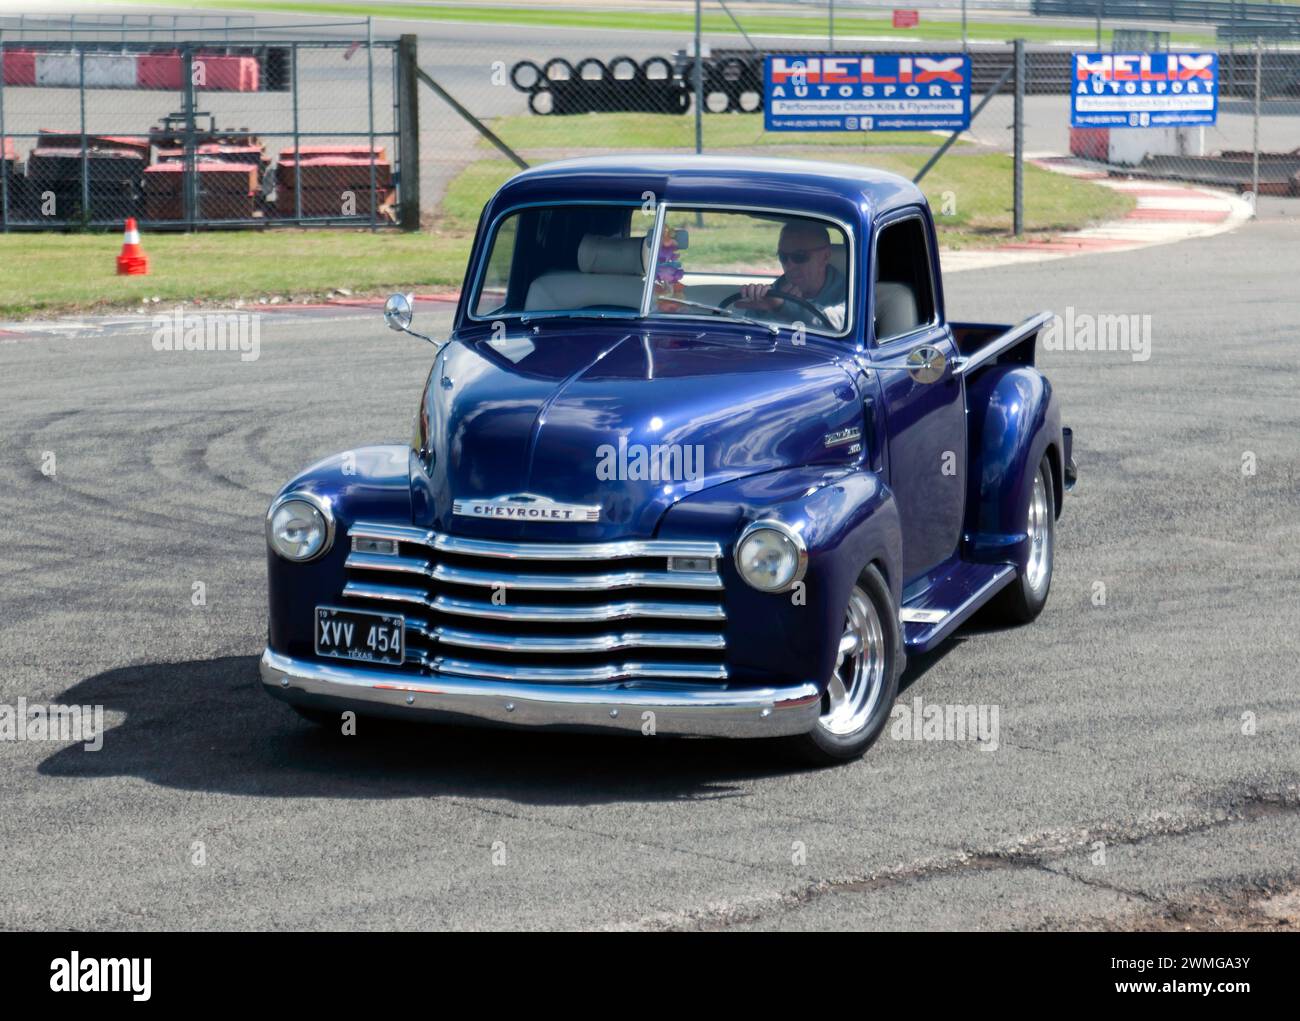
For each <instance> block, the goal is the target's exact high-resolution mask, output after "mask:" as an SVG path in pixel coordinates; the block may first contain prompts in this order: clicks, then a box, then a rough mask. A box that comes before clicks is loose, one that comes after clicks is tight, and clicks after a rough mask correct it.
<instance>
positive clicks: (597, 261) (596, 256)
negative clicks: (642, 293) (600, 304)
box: [578, 234, 650, 277]
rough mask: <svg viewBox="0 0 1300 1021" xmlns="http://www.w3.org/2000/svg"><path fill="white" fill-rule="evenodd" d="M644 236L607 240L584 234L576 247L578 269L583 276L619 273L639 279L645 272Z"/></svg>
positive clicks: (646, 242)
mask: <svg viewBox="0 0 1300 1021" xmlns="http://www.w3.org/2000/svg"><path fill="white" fill-rule="evenodd" d="M648 242H649V239H648V238H647V237H640V238H607V237H602V236H601V235H599V234H584V235H583V236H582V241H581V242H579V244H578V269H579V270H580V271H581V272H583V273H620V274H623V275H628V276H638V277H639V276H641V274H642V273H644V272H645V264H646V251H647V249H648V248H649V247H650V246H649V243H648Z"/></svg>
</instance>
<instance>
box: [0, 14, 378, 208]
mask: <svg viewBox="0 0 1300 1021" xmlns="http://www.w3.org/2000/svg"><path fill="white" fill-rule="evenodd" d="M150 21H151V22H152V19H150ZM47 24H48V23H46V24H42V23H41V22H39V21H32V22H28V23H27V24H24V25H22V26H21V27H20V28H15V27H14V26H13V25H12V23H11V25H10V28H9V31H8V32H7V33H5V34H4V35H3V37H0V155H2V157H3V158H2V160H0V226H2V227H3V229H5V230H12V229H40V228H68V227H93V226H113V227H116V228H118V229H121V225H122V223H123V221H124V220H125V219H126V218H128V217H135V218H136V219H137V220H139V221H140V223H141V225H142V226H145V227H147V228H149V229H154V230H157V229H166V228H169V227H170V228H186V229H193V228H195V227H212V226H249V225H269V224H295V225H362V224H364V225H372V226H380V225H389V224H395V223H399V222H400V221H401V219H402V215H403V214H402V209H401V199H402V194H401V189H400V176H401V159H402V155H403V154H402V151H401V139H400V122H401V116H402V110H401V97H402V95H403V92H402V85H401V82H400V81H399V78H400V77H401V73H400V72H401V66H402V62H401V48H400V46H399V43H398V42H396V41H393V40H373V39H370V38H368V36H367V29H368V25H367V23H365V22H359V23H356V28H355V30H354V31H355V38H352V39H345V38H325V39H316V40H300V39H286V40H276V41H274V42H266V41H249V40H248V32H247V30H246V29H245V28H244V27H243V26H241V25H239V24H231V23H230V20H229V19H227V21H226V23H225V24H224V25H223V26H221V29H220V30H219V31H216V32H213V31H212V30H211V29H206V28H205V29H200V28H193V27H188V26H183V27H182V28H180V29H179V30H178V29H177V28H176V26H175V25H174V24H173V26H172V31H171V33H170V35H171V36H173V37H174V38H168V35H169V33H168V32H167V31H166V29H165V28H163V27H161V26H158V25H156V24H151V25H150V26H149V27H148V28H146V27H145V26H144V25H142V24H140V23H132V24H131V25H127V24H125V22H124V23H123V24H122V26H121V27H120V28H119V29H118V32H117V35H118V37H117V38H113V37H112V36H113V34H114V33H113V32H112V31H106V25H105V23H103V22H94V23H93V27H92V22H91V21H90V19H88V18H83V21H82V25H81V26H76V25H73V26H72V27H71V29H70V30H69V31H68V32H67V33H66V35H67V37H66V38H50V37H49V36H50V34H52V33H49V32H48V31H47V32H41V31H40V29H41V28H43V27H46V26H47ZM42 36H44V37H42Z"/></svg>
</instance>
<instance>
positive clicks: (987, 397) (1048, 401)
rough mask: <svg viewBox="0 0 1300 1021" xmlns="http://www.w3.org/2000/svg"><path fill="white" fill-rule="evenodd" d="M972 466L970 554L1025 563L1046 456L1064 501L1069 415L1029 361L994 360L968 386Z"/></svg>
mask: <svg viewBox="0 0 1300 1021" xmlns="http://www.w3.org/2000/svg"><path fill="white" fill-rule="evenodd" d="M966 386H967V390H966V402H967V405H966V406H967V408H968V409H969V414H968V416H967V424H968V431H967V441H968V444H969V448H968V456H969V459H970V460H969V464H970V471H969V472H968V477H969V480H970V481H969V488H968V490H967V494H966V522H965V534H964V536H963V538H962V557H963V559H966V560H970V561H975V562H979V563H1007V564H1015V565H1016V566H1018V567H1020V566H1023V565H1024V563H1025V559H1026V557H1027V555H1028V539H1027V537H1026V534H1025V526H1026V521H1025V511H1026V507H1027V506H1028V497H1029V489H1030V487H1031V486H1032V485H1033V481H1034V473H1035V472H1037V470H1038V466H1039V464H1040V463H1041V462H1042V459H1043V456H1044V454H1047V455H1048V456H1049V457H1050V458H1051V464H1052V471H1053V475H1054V476H1055V478H1054V479H1053V488H1054V489H1055V490H1056V493H1057V506H1058V508H1059V506H1060V488H1061V477H1060V476H1061V450H1062V442H1061V412H1060V407H1059V405H1058V402H1057V399H1056V396H1055V394H1054V393H1053V391H1052V384H1051V383H1050V382H1049V381H1048V379H1047V377H1046V376H1044V375H1043V374H1042V373H1041V372H1039V371H1038V370H1037V369H1036V368H1034V367H1032V366H1029V365H1003V364H998V365H993V366H990V367H989V368H987V369H985V370H984V371H982V372H980V373H978V374H977V375H976V378H975V379H973V380H970V381H968V382H967V384H966Z"/></svg>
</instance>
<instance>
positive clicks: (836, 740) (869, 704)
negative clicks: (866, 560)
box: [789, 566, 903, 766]
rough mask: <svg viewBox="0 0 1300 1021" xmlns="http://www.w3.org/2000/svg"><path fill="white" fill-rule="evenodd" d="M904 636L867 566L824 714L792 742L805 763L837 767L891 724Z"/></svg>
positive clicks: (852, 600)
mask: <svg viewBox="0 0 1300 1021" xmlns="http://www.w3.org/2000/svg"><path fill="white" fill-rule="evenodd" d="M902 647H903V635H902V629H901V625H900V624H899V620H898V609H897V608H896V607H895V606H894V600H893V597H892V596H891V595H890V593H889V586H888V585H886V584H885V579H884V578H883V577H881V574H880V572H879V571H878V570H876V568H875V567H873V566H868V567H867V569H866V570H864V571H863V572H862V574H861V576H860V577H859V578H858V581H857V584H856V585H854V586H853V590H852V591H851V592H850V593H849V602H848V606H847V607H846V608H845V612H844V631H843V634H842V636H841V638H840V651H839V656H838V658H837V660H836V665H835V670H834V671H833V672H832V674H831V677H830V680H829V681H828V682H827V685H826V692H825V693H824V694H823V696H822V713H821V716H820V717H819V718H818V720H817V723H816V724H815V725H814V726H813V728H812V730H810V731H809V732H808V733H807V734H801V735H799V736H798V737H794V738H790V739H789V741H790V745H791V747H792V748H793V750H794V751H795V752H796V754H798V755H799V757H800V758H802V759H803V760H804V761H805V762H809V763H811V764H812V765H816V766H834V765H838V764H839V763H842V762H851V761H852V760H853V759H856V758H859V757H860V756H861V755H862V753H863V752H865V751H866V750H867V749H868V748H870V747H871V745H872V743H873V742H874V741H875V740H876V738H878V737H879V736H880V734H881V732H882V731H883V730H884V729H885V724H887V723H888V722H889V713H890V710H891V709H892V708H893V705H894V699H895V698H897V697H898V678H899V675H900V674H901V673H902V659H903V657H902V655H901V653H902Z"/></svg>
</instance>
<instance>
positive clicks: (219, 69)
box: [0, 0, 1300, 243]
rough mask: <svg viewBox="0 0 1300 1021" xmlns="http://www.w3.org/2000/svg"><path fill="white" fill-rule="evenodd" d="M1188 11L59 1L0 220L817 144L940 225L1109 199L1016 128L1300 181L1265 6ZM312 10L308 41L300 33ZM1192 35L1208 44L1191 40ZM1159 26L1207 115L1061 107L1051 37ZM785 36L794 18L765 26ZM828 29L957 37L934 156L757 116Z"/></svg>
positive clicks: (364, 213) (926, 49)
mask: <svg viewBox="0 0 1300 1021" xmlns="http://www.w3.org/2000/svg"><path fill="white" fill-rule="evenodd" d="M1121 2H1123V3H1125V4H1127V5H1128V6H1127V7H1125V8H1123V9H1124V10H1125V11H1128V13H1126V14H1125V15H1124V18H1125V19H1126V20H1125V21H1124V22H1116V21H1114V20H1113V19H1112V18H1110V17H1109V16H1108V15H1104V14H1101V16H1100V19H1099V20H1097V21H1096V23H1095V24H1094V23H1093V21H1092V20H1091V19H1092V16H1093V15H1095V14H1099V13H1100V12H1103V11H1104V10H1106V9H1107V8H1106V6H1105V5H1107V4H1109V5H1111V7H1112V8H1114V7H1115V6H1116V5H1118V4H1120V3H1121ZM1051 4H1057V5H1058V6H1059V5H1061V4H1064V5H1066V6H1067V7H1069V11H1068V12H1066V13H1070V14H1072V15H1073V16H1074V20H1073V21H1062V22H1059V23H1058V22H1054V21H1052V22H1047V21H1043V20H1042V17H1043V16H1046V15H1049V14H1053V13H1060V12H1056V11H1055V9H1054V8H1053V9H1052V10H1047V7H1050V6H1051ZM1042 5H1047V6H1046V7H1043V10H1041V11H1040V10H1039V7H1040V6H1042ZM1189 6H1190V5H1189V3H1188V2H1186V0H1159V2H1158V3H1157V2H1156V0H968V3H966V4H961V3H960V0H930V3H928V4H926V5H925V7H924V8H923V9H922V13H921V14H920V15H918V14H917V12H916V11H909V10H899V11H897V12H895V11H893V10H892V9H891V8H876V9H870V10H868V9H866V8H865V7H864V6H863V5H862V4H861V3H858V4H854V3H849V2H839V3H837V4H836V5H835V6H834V9H832V5H830V4H829V3H827V2H825V0H821V2H809V3H793V2H791V3H789V4H779V3H771V2H769V3H763V4H760V3H758V2H752V3H751V2H747V0H729V2H727V3H721V2H719V0H708V2H705V3H703V4H702V5H701V13H702V17H701V24H700V26H699V28H698V29H697V27H696V24H695V21H694V17H693V12H692V11H691V10H690V9H689V8H674V9H673V10H672V11H668V9H667V8H665V13H664V14H663V15H662V16H661V15H658V14H654V15H653V21H652V25H653V27H654V28H655V31H643V30H639V29H638V28H636V27H626V28H623V29H618V28H604V29H602V30H601V31H599V32H585V31H576V30H575V31H567V32H559V31H547V32H544V33H543V32H538V33H535V34H533V35H532V36H530V34H529V33H527V32H523V31H512V30H507V29H503V28H501V27H499V26H497V27H491V26H486V25H485V26H462V27H460V28H458V29H457V30H456V31H455V32H454V33H451V32H449V31H444V30H442V29H439V30H438V31H437V32H436V33H433V32H431V33H430V34H428V35H425V36H423V37H422V38H421V39H420V40H419V49H418V55H417V52H416V43H415V39H414V37H406V40H407V41H406V42H405V43H399V42H396V41H393V40H373V41H371V35H372V33H371V30H370V26H369V23H368V22H366V21H358V22H341V21H340V22H325V21H322V22H320V23H319V24H311V23H306V22H299V23H297V24H295V25H292V26H289V25H282V26H272V28H278V32H277V31H271V30H268V29H267V26H266V24H265V22H264V21H262V22H256V23H255V22H254V21H253V20H251V19H249V18H248V16H245V15H233V16H226V17H224V18H219V17H215V16H214V17H204V16H194V17H193V18H190V19H182V18H174V19H172V20H171V21H170V22H167V23H162V22H160V21H157V20H155V18H154V17H148V16H144V15H140V16H135V15H122V16H120V17H119V18H118V21H117V22H116V23H113V24H110V23H109V20H110V19H107V18H101V19H100V20H99V21H97V22H95V23H94V25H93V30H92V26H89V25H87V24H86V23H85V22H84V21H82V20H81V19H78V23H77V24H76V25H64V26H62V29H63V30H62V31H59V32H51V31H50V30H49V29H48V25H49V23H48V22H40V21H38V22H36V23H35V24H33V23H31V22H29V23H28V24H26V25H24V26H23V27H22V29H21V30H17V29H16V28H15V26H14V25H13V23H12V22H10V23H8V24H7V25H0V59H3V62H4V63H3V70H4V73H3V75H0V78H3V84H2V85H0V138H3V139H5V141H4V144H3V157H4V158H3V168H4V173H3V174H0V222H2V224H3V226H4V228H5V229H15V228H28V227H39V226H51V225H54V226H67V225H80V224H86V223H89V224H114V225H117V224H120V222H121V220H122V218H123V217H124V216H126V215H135V216H137V217H138V218H139V219H141V220H142V222H143V224H144V225H145V226H147V227H148V228H150V229H157V228H159V227H165V226H178V227H188V226H205V225H218V224H221V225H224V224H229V225H245V224H249V223H259V224H272V223H293V224H323V225H330V224H374V225H380V224H388V223H393V222H400V223H402V224H403V225H405V226H414V225H415V224H416V223H417V222H419V218H420V217H421V216H422V218H423V223H424V225H425V226H433V227H435V228H437V229H439V230H440V231H441V232H443V233H444V234H446V235H447V236H449V237H453V238H461V239H464V237H465V236H466V235H468V234H471V233H472V231H473V228H474V225H475V222H476V220H477V216H478V212H479V210H480V209H481V208H482V206H483V203H484V201H486V199H487V198H488V197H489V196H490V194H491V192H492V190H493V189H494V188H495V187H496V186H497V185H498V184H499V183H500V182H501V181H503V180H504V179H505V178H507V177H509V176H510V175H511V174H513V173H515V172H516V171H517V170H518V169H519V168H520V167H521V166H526V165H531V164H536V163H541V162H546V161H549V160H553V159H557V158H561V157H565V156H571V155H583V154H590V153H602V152H610V151H616V150H621V151H629V152H663V151H673V150H676V151H682V152H695V151H700V152H708V153H733V154H756V155H769V156H780V155H785V156H792V157H798V158H805V159H829V160H835V161H848V162H855V163H865V164H870V165H873V166H878V167H881V168H883V169H886V170H891V171H894V172H897V173H899V174H901V175H904V176H907V177H911V178H915V177H916V176H917V175H918V174H920V173H921V172H922V170H924V171H925V175H924V178H923V179H922V185H923V187H924V188H925V189H926V191H927V193H928V194H929V195H930V197H931V199H932V201H933V202H934V203H935V204H936V206H938V205H940V204H941V203H943V202H944V201H945V200H946V199H947V198H948V197H949V196H951V195H956V196H958V201H957V203H956V208H957V210H958V211H957V212H956V213H952V214H950V216H949V217H948V218H947V219H946V220H945V224H946V237H947V240H949V241H951V242H953V243H964V242H967V241H970V242H977V241H978V240H979V239H980V238H981V237H983V236H987V235H990V234H998V233H1006V232H1010V231H1013V230H1015V229H1016V228H1017V227H1022V228H1024V229H1026V230H1030V231H1050V230H1053V229H1057V228H1060V227H1064V226H1066V225H1069V224H1072V223H1080V222H1086V221H1088V220H1090V219H1097V218H1101V217H1104V216H1106V215H1107V214H1108V211H1109V208H1110V207H1109V204H1108V199H1109V196H1103V197H1098V196H1097V194H1096V192H1097V191H1099V189H1085V188H1082V187H1081V186H1080V185H1078V184H1077V183H1072V182H1070V181H1063V180H1061V179H1060V178H1061V175H1052V174H1047V173H1045V172H1040V171H1039V169H1038V168H1036V167H1034V166H1033V165H1032V164H1031V165H1029V166H1028V167H1022V171H1021V172H1020V173H1019V174H1018V172H1017V169H1016V168H1017V161H1016V160H1015V159H1014V158H1013V156H1014V154H1015V152H1016V137H1017V134H1018V135H1019V138H1020V141H1021V147H1020V151H1021V152H1022V153H1023V154H1024V155H1025V156H1026V157H1028V158H1029V159H1030V160H1033V158H1034V157H1049V156H1070V157H1072V158H1073V159H1076V160H1083V161H1087V162H1088V163H1089V164H1090V165H1092V166H1093V167H1094V168H1095V169H1098V170H1100V171H1102V172H1109V173H1116V174H1125V175H1134V176H1148V177H1154V178H1164V179H1174V180H1180V181H1186V182H1190V183H1196V184H1203V185H1207V186H1214V187H1224V188H1235V189H1239V190H1251V191H1259V192H1264V193H1270V192H1271V193H1275V194H1298V193H1300V181H1298V180H1297V177H1296V175H1297V172H1298V171H1300V155H1298V153H1300V41H1291V40H1289V39H1288V38H1287V37H1286V35H1285V33H1283V34H1281V35H1276V36H1274V35H1268V36H1265V37H1264V38H1263V39H1262V41H1258V42H1257V40H1256V38H1255V37H1254V36H1252V35H1250V34H1249V33H1250V31H1252V30H1255V31H1257V30H1258V29H1259V26H1260V25H1264V24H1266V23H1265V22H1262V21H1259V20H1258V18H1260V17H1262V15H1260V14H1259V13H1258V12H1254V11H1253V10H1246V9H1247V8H1248V7H1250V5H1243V4H1228V5H1226V7H1225V10H1227V12H1228V14H1227V15H1226V17H1228V19H1229V20H1228V21H1226V22H1225V23H1223V24H1218V25H1216V24H1214V23H1213V22H1212V21H1209V22H1206V23H1193V22H1191V21H1188V20H1186V18H1185V17H1184V15H1185V14H1186V11H1187V9H1188V8H1189ZM1203 6H1204V7H1205V8H1206V9H1207V10H1208V9H1210V8H1211V7H1213V6H1214V5H1213V4H1208V5H1203ZM1255 6H1258V5H1255ZM1274 6H1276V5H1274ZM965 7H969V8H970V18H971V23H970V31H969V33H968V32H967V22H966V17H965V13H964V8H965ZM1007 8H1010V9H1011V10H1012V11H1013V12H1016V13H1017V16H1018V17H1019V21H1018V22H1016V21H1014V19H1013V20H1012V21H1010V22H1005V21H1004V23H1003V27H1004V29H1005V32H1004V36H1005V37H1011V36H1013V35H1015V34H1016V32H1017V31H1018V30H1019V31H1025V32H1027V31H1029V30H1030V29H1036V30H1037V31H1038V35H1039V36H1040V37H1041V36H1042V34H1043V32H1045V31H1046V32H1049V33H1050V34H1051V35H1052V36H1060V38H1056V39H1052V40H1051V41H1048V42H1043V41H1041V39H1039V40H1035V39H1034V38H1031V39H1030V40H1029V41H1028V42H1026V43H1025V45H1024V75H1023V82H1022V83H1021V89H1020V91H1021V93H1022V99H1021V102H1020V106H1019V116H1017V101H1016V93H1017V81H1016V77H1015V75H1014V73H1012V74H1011V75H1010V77H1008V76H1007V73H1008V72H1009V71H1011V70H1012V65H1013V63H1014V52H1015V51H1014V47H1013V46H1012V44H1011V43H1010V42H1009V41H1000V42H999V41H988V40H982V39H977V38H976V37H977V36H978V35H979V34H980V32H981V31H983V32H984V33H985V35H987V34H988V26H987V24H986V25H985V26H984V27H983V29H981V28H980V26H979V24H978V23H977V21H976V20H975V19H977V18H979V17H986V18H987V17H992V16H993V15H991V14H990V13H989V11H990V10H991V9H996V10H998V11H1004V10H1006V9H1007ZM1243 10H1246V14H1242V11H1243ZM1296 10H1297V11H1300V7H1297V8H1296ZM888 15H893V16H895V18H896V20H897V18H898V16H903V15H906V16H909V17H910V16H912V15H917V16H918V17H921V16H923V17H924V18H925V19H926V21H925V26H928V27H926V28H916V29H915V31H916V32H917V33H918V35H921V36H922V37H923V38H925V41H924V42H915V41H909V42H903V43H899V44H885V43H880V42H875V41H872V42H870V43H866V42H864V41H863V40H862V39H861V38H858V37H855V36H854V33H855V32H856V33H859V34H861V33H863V32H866V31H869V30H870V29H871V25H872V24H873V23H870V22H868V21H865V20H862V19H864V18H867V17H876V18H878V17H881V16H888ZM1026 15H1032V16H1029V17H1026ZM1157 15H1160V17H1157ZM648 17H649V15H648ZM773 18H777V19H784V20H777V21H773V20H772V19H773ZM1252 18H1254V19H1256V20H1251V19H1252ZM146 19H147V20H146ZM674 19H675V20H674ZM854 19H858V20H856V21H855V20H854ZM899 23H901V24H907V23H908V21H907V19H906V18H905V19H904V20H903V21H902V22H899ZM1135 24H1136V25H1139V26H1142V27H1140V28H1135V27H1134V25H1135ZM823 28H824V29H825V32H826V34H825V37H824V38H820V37H819V33H820V32H821V31H822V29H823ZM308 30H318V34H319V36H320V38H319V39H314V40H311V41H308V40H306V39H305V38H303V36H304V34H305V33H307V32H308ZM295 31H296V37H295V35H294V32H295ZM1189 31H1190V32H1193V33H1197V32H1199V33H1201V34H1202V35H1203V36H1205V41H1204V42H1202V43H1199V44H1197V43H1194V42H1189V41H1188V39H1187V37H1186V32H1189ZM1180 32H1181V33H1183V39H1182V44H1181V45H1179V46H1174V47H1173V49H1176V50H1177V51H1178V52H1188V51H1189V50H1194V49H1199V50H1205V51H1213V52H1216V53H1217V54H1218V63H1219V73H1218V80H1219V95H1218V104H1217V106H1218V109H1217V119H1216V121H1215V123H1214V124H1212V125H1208V126H1198V127H1189V128H1151V127H1144V128H1138V129H1129V128H1116V129H1111V130H1096V129H1086V128H1082V129H1081V128H1072V127H1071V122H1070V105H1071V104H1070V88H1071V84H1072V77H1071V75H1072V72H1071V53H1072V51H1087V50H1096V49H1098V48H1100V49H1102V50H1108V51H1120V50H1125V51H1134V50H1140V51H1144V52H1155V51H1167V50H1170V49H1171V40H1174V41H1177V40H1178V38H1179V33H1180ZM782 33H784V34H787V35H794V34H798V35H802V36H803V37H804V38H802V39H799V40H797V41H796V40H789V41H778V40H777V39H775V38H773V36H774V35H780V34H782ZM1216 34H1217V39H1218V41H1217V43H1215V42H1210V41H1209V40H1210V39H1212V38H1215V37H1216ZM931 35H933V36H934V37H935V38H934V41H930V36H931ZM56 37H57V38H56ZM697 41H698V44H699V45H698V47H697ZM404 46H405V47H406V49H405V50H404V49H403V47H404ZM832 49H833V50H834V51H835V52H837V53H841V54H843V53H854V54H889V53H893V54H898V53H912V54H919V53H943V52H966V53H969V55H970V59H971V70H972V96H971V103H970V105H971V107H972V108H981V107H982V109H980V113H979V115H978V116H977V117H975V118H974V120H973V121H972V123H971V125H970V127H969V129H968V130H967V131H964V132H962V133H961V134H960V136H959V137H958V138H957V139H956V140H955V141H953V142H952V144H950V145H948V146H947V148H944V149H943V152H942V158H941V159H939V160H938V162H937V163H935V162H932V158H933V156H934V155H935V153H936V152H937V151H938V150H939V148H940V146H942V145H945V144H946V143H947V142H948V139H947V137H946V135H945V134H944V133H942V132H935V131H926V130H908V131H876V130H872V131H855V132H849V131H797V132H785V131H768V130H766V127H765V120H764V110H763V102H764V101H763V87H762V64H763V58H764V57H765V56H766V55H768V54H771V53H782V54H798V53H804V54H807V55H812V54H816V53H823V52H827V51H828V50H832ZM697 53H698V57H697ZM417 65H418V66H417ZM196 74H197V78H196V77H195V76H196ZM419 82H423V84H418V83H419ZM1257 83H1258V87H1257ZM995 86H996V88H995ZM417 92H418V95H417ZM417 111H418V117H417ZM404 159H405V162H406V164H407V168H406V169H407V173H405V174H403V172H402V170H403V167H402V163H403V160H404ZM417 164H418V167H419V173H418V174H417V173H416V172H415V168H416V166H417ZM1017 180H1019V184H1020V187H1019V191H1018V192H1017V188H1016V182H1017ZM1256 181H1257V184H1256ZM1017 194H1018V195H1019V197H1020V199H1021V201H1020V202H1019V203H1017V202H1016V201H1015V199H1016V196H1017ZM1090 203H1091V205H1090Z"/></svg>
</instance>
